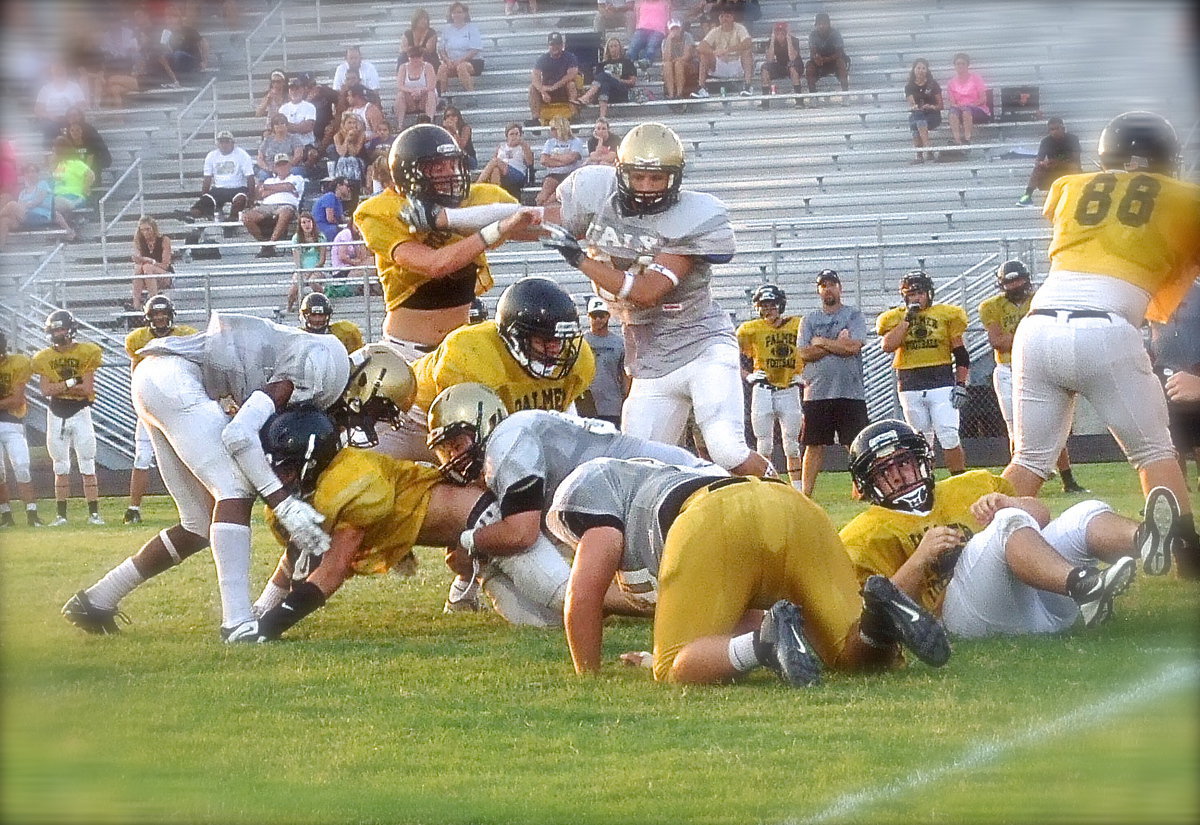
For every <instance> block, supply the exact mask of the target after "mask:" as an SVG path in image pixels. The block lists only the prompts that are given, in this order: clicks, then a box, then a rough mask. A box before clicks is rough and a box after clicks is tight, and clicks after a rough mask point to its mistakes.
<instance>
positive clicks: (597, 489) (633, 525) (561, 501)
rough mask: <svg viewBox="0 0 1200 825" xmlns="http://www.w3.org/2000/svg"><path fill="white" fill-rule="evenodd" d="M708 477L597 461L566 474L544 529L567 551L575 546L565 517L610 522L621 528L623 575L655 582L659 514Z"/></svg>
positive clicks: (637, 462) (652, 465)
mask: <svg viewBox="0 0 1200 825" xmlns="http://www.w3.org/2000/svg"><path fill="white" fill-rule="evenodd" d="M705 477H711V474H708V473H702V472H698V471H697V470H695V469H687V468H684V467H675V466H672V465H670V464H663V463H661V462H658V461H651V460H645V459H634V460H632V461H628V460H624V461H623V460H620V459H612V458H597V459H593V460H592V461H589V462H587V463H586V464H584V465H582V466H580V467H578V468H576V469H575V470H574V471H572V472H571V473H570V475H568V476H567V477H566V478H565V479H564V480H563V483H562V484H561V485H559V488H558V491H557V492H556V493H555V494H554V500H553V501H552V502H551V503H550V509H549V512H548V513H547V515H546V526H547V528H548V529H549V530H550V531H551V532H552V533H553V534H554V536H555V537H556V538H557V539H558V540H559V541H561V542H562V543H563V544H566V545H567V546H569V547H574V546H575V545H577V544H578V543H579V536H577V535H575V534H574V532H573V531H572V530H571V528H570V527H568V526H567V523H566V520H565V519H564V518H563V514H564V513H582V514H584V515H591V516H613V517H615V518H617V519H619V520H620V521H621V522H622V523H623V524H624V525H625V548H624V550H623V551H622V554H621V562H620V569H621V570H640V569H642V568H645V569H647V570H649V571H650V574H651V575H653V576H655V577H657V576H658V565H659V562H660V561H661V559H662V550H663V540H664V535H663V531H662V525H661V524H660V523H659V520H658V513H659V510H660V509H661V508H662V505H663V502H664V500H665V499H666V497H667V496H668V495H669V494H670V492H671V491H672V490H674V489H675V488H676V487H678V486H679V485H680V484H684V483H687V482H689V481H692V480H693V479H702V478H705Z"/></svg>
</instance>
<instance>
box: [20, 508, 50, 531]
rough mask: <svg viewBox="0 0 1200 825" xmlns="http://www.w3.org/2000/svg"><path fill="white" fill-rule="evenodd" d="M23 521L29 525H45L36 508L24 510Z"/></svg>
mask: <svg viewBox="0 0 1200 825" xmlns="http://www.w3.org/2000/svg"><path fill="white" fill-rule="evenodd" d="M25 522H26V523H27V524H28V525H29V526H30V527H45V526H46V522H44V521H42V520H41V519H40V518H38V514H37V510H26V511H25Z"/></svg>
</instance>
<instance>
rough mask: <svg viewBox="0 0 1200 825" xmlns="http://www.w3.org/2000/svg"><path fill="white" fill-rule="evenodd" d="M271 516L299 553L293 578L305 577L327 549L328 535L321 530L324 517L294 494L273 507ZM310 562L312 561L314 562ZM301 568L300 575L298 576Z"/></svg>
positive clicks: (294, 566)
mask: <svg viewBox="0 0 1200 825" xmlns="http://www.w3.org/2000/svg"><path fill="white" fill-rule="evenodd" d="M274 510H275V517H276V518H277V519H279V524H280V526H281V527H283V529H284V530H286V531H287V534H288V538H289V539H290V540H291V543H292V544H294V545H295V546H296V549H297V550H299V551H300V552H299V553H298V554H297V556H296V561H295V564H294V565H293V568H292V569H293V571H294V572H293V576H292V577H293V578H305V577H307V575H308V573H309V572H311V571H312V570H313V569H315V568H316V566H317V563H319V559H320V557H321V556H322V555H324V553H325V551H326V550H328V549H329V536H328V535H327V534H326V533H325V531H324V530H322V529H321V522H323V521H325V517H324V516H323V515H321V514H320V513H318V512H317V511H316V510H314V509H313V507H312V505H310V504H307V503H305V502H303V501H301V500H300V499H298V498H296V497H295V496H288V497H287V498H285V499H284V500H283V501H281V502H279V504H277V505H276V506H275V508H274ZM314 561H315V562H316V563H314ZM302 569H303V570H305V571H306V572H305V574H304V576H301V575H300V571H301V570H302Z"/></svg>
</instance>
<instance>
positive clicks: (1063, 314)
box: [1029, 309, 1112, 321]
mask: <svg viewBox="0 0 1200 825" xmlns="http://www.w3.org/2000/svg"><path fill="white" fill-rule="evenodd" d="M1029 314H1030V315H1046V316H1048V317H1050V318H1057V319H1058V320H1060V321H1063V320H1066V321H1074V320H1075V319H1076V318H1103V319H1104V320H1106V321H1111V320H1112V313H1111V312H1101V311H1100V310H1098V309H1031V310H1030V311H1029Z"/></svg>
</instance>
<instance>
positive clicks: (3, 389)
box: [0, 352, 33, 424]
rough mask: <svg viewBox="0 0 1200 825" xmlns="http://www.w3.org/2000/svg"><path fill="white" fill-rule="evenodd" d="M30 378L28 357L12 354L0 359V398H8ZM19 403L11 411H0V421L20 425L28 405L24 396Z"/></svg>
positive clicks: (16, 353) (31, 375)
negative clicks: (18, 386)
mask: <svg viewBox="0 0 1200 825" xmlns="http://www.w3.org/2000/svg"><path fill="white" fill-rule="evenodd" d="M32 377H33V362H32V361H31V360H30V359H29V356H28V355H22V354H21V353H19V352H14V353H10V354H8V355H6V356H4V357H3V358H0V398H8V396H10V395H12V392H13V388H14V387H16V386H17V385H18V384H24V383H26V382H27V381H28V380H29V379H30V378H32ZM20 401H21V403H20V405H19V406H17V407H14V408H13V409H11V410H0V421H7V422H9V423H14V424H20V423H21V421H22V419H24V418H25V415H26V413H28V412H29V404H28V403H26V401H25V398H24V396H22V398H21V399H20Z"/></svg>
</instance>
